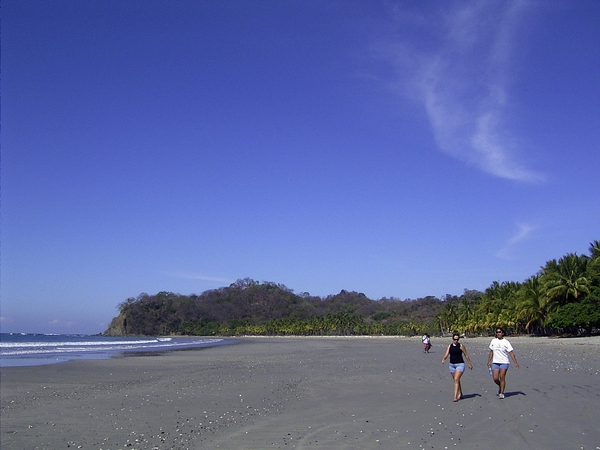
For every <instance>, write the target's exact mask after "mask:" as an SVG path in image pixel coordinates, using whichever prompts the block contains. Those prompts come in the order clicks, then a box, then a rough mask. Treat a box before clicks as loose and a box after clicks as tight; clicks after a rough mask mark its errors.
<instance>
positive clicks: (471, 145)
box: [378, 0, 544, 182]
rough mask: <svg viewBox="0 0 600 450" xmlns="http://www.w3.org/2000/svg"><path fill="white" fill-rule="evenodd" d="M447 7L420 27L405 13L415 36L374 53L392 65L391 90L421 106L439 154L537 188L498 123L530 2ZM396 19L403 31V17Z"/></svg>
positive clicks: (539, 178) (518, 150) (504, 125)
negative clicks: (400, 91) (401, 90)
mask: <svg viewBox="0 0 600 450" xmlns="http://www.w3.org/2000/svg"><path fill="white" fill-rule="evenodd" d="M449 4H450V5H453V6H452V7H451V8H450V9H449V10H444V11H441V9H436V10H435V11H434V12H433V13H430V15H428V16H427V17H425V18H423V19H421V20H416V19H415V18H414V12H411V13H410V14H407V17H409V18H410V21H411V22H412V25H413V27H415V28H416V29H414V30H413V32H411V33H406V32H403V33H402V34H401V37H399V38H397V39H398V42H396V43H395V44H394V45H393V46H390V45H386V46H385V48H384V49H383V50H382V48H379V49H378V51H379V52H380V54H381V53H385V54H386V56H387V58H388V59H390V58H391V59H392V63H393V65H394V67H395V69H396V74H397V76H398V78H399V79H398V80H397V82H396V83H395V85H396V87H397V86H398V85H402V86H404V88H405V91H404V92H406V93H409V95H410V96H412V97H413V98H417V99H418V100H419V101H421V102H422V104H423V105H424V107H425V110H426V112H427V115H428V117H429V120H430V123H431V126H432V129H433V133H434V136H435V139H436V142H437V144H438V146H439V148H440V150H442V151H443V152H444V153H446V154H448V155H450V156H452V157H454V158H456V159H458V160H461V161H464V162H466V163H468V164H470V165H472V166H474V167H477V168H479V169H480V170H483V171H484V172H486V173H488V174H490V175H493V176H495V177H499V178H504V179H509V180H515V181H524V182H539V181H542V180H543V179H544V177H543V175H542V174H541V173H538V172H536V171H535V170H533V169H530V168H528V167H527V165H526V163H525V162H524V161H523V160H522V158H523V154H524V153H525V152H526V149H524V148H522V146H521V145H519V142H518V139H517V138H516V137H515V136H513V135H512V133H511V130H510V126H509V125H508V124H507V121H506V120H505V119H506V118H507V115H508V111H507V106H508V102H507V98H509V97H510V92H509V91H510V84H511V75H510V74H511V55H513V52H514V46H515V40H516V31H517V30H518V29H519V26H520V23H521V22H522V20H523V19H524V18H525V17H526V14H527V13H528V12H529V10H530V5H531V3H530V2H528V1H526V0H524V1H514V2H510V3H498V2H487V1H485V2H483V1H482V2H475V3H473V2H460V3H449ZM395 17H396V18H397V19H398V20H399V21H400V22H401V23H402V25H403V27H406V25H407V24H406V20H407V19H406V17H404V15H403V11H402V10H399V9H397V10H396V14H395ZM423 41H424V42H423ZM392 48H393V50H392Z"/></svg>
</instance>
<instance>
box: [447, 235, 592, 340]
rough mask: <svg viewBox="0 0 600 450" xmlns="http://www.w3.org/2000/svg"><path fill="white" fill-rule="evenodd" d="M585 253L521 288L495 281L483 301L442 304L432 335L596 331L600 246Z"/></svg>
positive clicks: (550, 265) (553, 265) (555, 263)
mask: <svg viewBox="0 0 600 450" xmlns="http://www.w3.org/2000/svg"><path fill="white" fill-rule="evenodd" d="M589 252H590V254H589V255H577V254H575V253H569V254H567V255H565V256H563V257H562V258H560V259H558V260H556V259H553V260H551V261H548V262H547V263H546V264H545V265H544V266H543V267H542V268H541V270H540V271H539V272H538V273H537V274H535V275H533V276H531V277H529V278H528V279H527V280H525V281H524V282H522V283H518V282H512V281H506V282H502V283H500V282H497V281H495V282H493V283H492V285H491V286H490V287H489V288H487V289H486V290H485V292H483V293H481V295H478V296H475V297H473V298H466V297H463V298H462V299H461V300H460V301H459V302H458V303H448V304H446V305H445V306H444V309H443V311H442V312H440V313H439V314H438V315H436V318H435V325H436V329H437V330H438V331H441V332H444V331H445V332H448V331H449V330H461V332H464V333H467V334H469V333H470V334H484V333H488V332H490V330H492V329H494V328H495V327H503V328H505V329H507V330H509V331H511V332H514V333H528V334H540V335H548V334H563V333H566V334H577V335H582V334H591V333H592V332H595V331H597V329H598V328H600V241H594V242H592V243H591V244H590V248H589Z"/></svg>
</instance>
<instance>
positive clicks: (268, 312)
mask: <svg viewBox="0 0 600 450" xmlns="http://www.w3.org/2000/svg"><path fill="white" fill-rule="evenodd" d="M496 327H503V328H505V330H507V331H508V332H511V333H528V334H546V335H548V334H571V335H573V334H590V333H594V334H596V333H600V241H594V242H592V243H591V244H590V254H589V255H577V254H575V253H569V254H567V255H565V256H563V257H562V258H560V259H558V260H556V259H553V260H551V261H548V262H546V264H545V265H544V266H542V268H541V270H540V272H538V273H537V274H535V275H532V276H531V277H529V278H528V279H527V280H525V281H524V282H514V281H504V282H498V281H494V282H493V283H492V284H491V285H490V287H489V288H487V289H486V290H485V292H479V291H468V290H465V292H464V294H463V295H461V296H460V297H457V296H451V295H446V296H445V297H444V298H442V299H438V298H437V297H425V298H420V299H417V300H404V301H401V300H399V299H393V298H392V299H387V298H383V299H381V300H371V299H369V298H367V297H366V296H365V295H364V294H362V293H358V292H347V291H344V290H343V291H341V292H340V293H339V294H337V295H330V296H328V297H326V298H320V297H314V296H311V295H309V294H308V293H302V294H295V293H294V292H292V291H291V290H290V289H288V288H286V287H285V286H284V285H281V284H275V283H268V282H264V283H258V282H256V281H254V280H251V279H248V278H246V279H244V280H238V281H237V282H235V283H233V284H231V285H230V286H228V287H223V288H220V289H215V290H210V291H206V292H204V293H202V294H201V295H179V294H173V293H170V292H159V293H158V294H156V295H148V294H141V295H139V296H138V297H137V298H129V299H127V300H126V301H125V302H123V303H121V304H120V305H119V315H118V316H117V317H115V318H114V319H113V321H112V322H111V324H110V326H109V328H108V329H107V330H106V331H105V332H104V334H105V335H108V336H123V335H200V336H213V335H221V336H223V335H243V334H251V335H285V334H293V335H323V334H338V335H339V334H342V335H348V334H367V335H375V334H390V335H396V334H400V335H414V334H421V333H425V332H428V333H449V332H451V331H459V332H461V333H467V334H490V333H491V332H492V331H493V330H494V329H495V328H496Z"/></svg>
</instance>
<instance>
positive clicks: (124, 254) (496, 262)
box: [1, 0, 600, 333]
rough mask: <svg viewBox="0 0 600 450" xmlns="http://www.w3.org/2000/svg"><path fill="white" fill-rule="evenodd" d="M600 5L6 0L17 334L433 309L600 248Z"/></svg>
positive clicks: (8, 220)
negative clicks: (592, 246)
mask: <svg viewBox="0 0 600 450" xmlns="http://www.w3.org/2000/svg"><path fill="white" fill-rule="evenodd" d="M599 24H600V2H597V1H585V0H584V1H578V2H569V1H511V2H499V1H498V2H488V1H484V2H471V1H468V2H456V1H430V2H413V1H399V2H394V1H381V2H379V1H353V0H341V1H336V0H329V1H326V2H324V1H291V0H290V1H254V0H252V1H250V0H244V1H236V0H232V1H227V2H223V1H221V0H218V1H216V0H215V1H186V0H182V1H177V2H172V1H167V0H160V1H156V0H148V1H143V2H142V1H122V0H119V1H110V0H105V1H91V0H90V1H86V2H80V1H74V0H73V1H62V0H55V1H52V2H42V1H21V0H19V1H14V0H5V1H3V3H2V136H1V139H2V204H1V207H2V235H1V238H2V261H1V264H2V265H1V283H2V284H1V289H2V297H1V316H2V321H1V329H2V331H3V332H43V333H98V332H102V331H104V330H105V329H106V327H107V325H108V323H109V322H110V320H111V319H112V318H113V317H114V316H115V315H116V314H117V309H116V306H117V305H118V303H120V302H122V301H124V300H125V299H127V298H128V297H135V296H137V295H138V294H140V293H142V292H147V293H150V294H154V293H156V292H159V291H172V292H176V293H180V294H192V293H196V294H199V293H201V292H204V291H205V290H208V289H214V288H218V287H222V286H226V285H228V284H230V283H232V282H234V281H235V280H236V279H239V278H245V277H249V278H252V279H255V280H258V281H272V282H276V283H282V284H285V285H286V286H288V287H289V288H290V289H293V290H294V291H295V292H309V293H310V294H313V295H319V296H326V295H329V294H336V293H338V292H339V291H340V290H342V289H346V290H355V291H359V292H363V293H365V294H366V295H367V296H368V297H369V298H372V299H379V298H382V297H396V298H401V299H406V298H418V297H423V296H427V295H434V296H438V297H440V296H443V295H445V294H456V295H460V294H462V293H463V291H464V289H479V290H485V289H486V288H487V287H488V286H489V285H490V284H491V283H492V282H493V281H524V280H525V279H527V278H528V277H529V276H531V275H533V274H535V273H536V272H537V271H538V270H539V269H540V267H541V266H542V265H544V264H545V262H546V261H548V260H550V259H553V258H559V257H561V256H563V255H564V254H566V253H569V252H577V253H578V254H587V253H588V247H589V243H590V242H591V241H593V240H596V239H600V208H599V207H598V206H599V201H598V199H599V198H600V181H599V177H598V168H599V167H600V77H599V76H598V74H600V51H598V49H599V48H600V26H599Z"/></svg>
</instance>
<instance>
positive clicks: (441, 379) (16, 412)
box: [0, 337, 600, 450]
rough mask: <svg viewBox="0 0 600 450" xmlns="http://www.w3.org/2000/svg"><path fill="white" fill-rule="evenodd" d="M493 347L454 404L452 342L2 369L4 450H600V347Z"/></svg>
mask: <svg viewBox="0 0 600 450" xmlns="http://www.w3.org/2000/svg"><path fill="white" fill-rule="evenodd" d="M509 339H510V341H511V343H512V344H513V346H514V347H515V352H516V354H517V358H518V360H519V363H520V365H521V369H520V370H516V369H515V368H511V369H510V370H509V372H508V376H507V388H506V398H505V399H504V400H499V399H498V398H497V397H496V395H495V393H496V386H495V384H494V383H493V382H492V380H491V378H490V376H489V375H488V371H487V367H486V362H487V352H488V350H487V345H488V344H489V341H490V339H489V338H476V339H464V340H463V343H464V344H465V345H466V346H467V349H468V351H469V354H470V356H471V360H472V361H473V365H474V369H473V371H469V370H467V372H466V373H465V375H464V376H463V391H464V394H465V399H463V400H461V401H459V402H456V403H453V402H452V381H451V378H450V376H449V374H448V366H447V364H446V365H442V364H441V358H442V356H443V353H444V350H445V345H446V344H447V343H449V340H441V339H434V340H433V345H434V346H433V349H432V352H431V353H430V354H423V353H422V348H421V342H420V339H419V338H416V339H409V338H249V339H245V340H244V343H242V344H240V345H232V346H221V347H216V348H209V349H204V350H199V351H186V352H173V353H169V354H164V355H158V356H152V357H145V356H139V357H135V358H118V359H112V360H108V361H74V362H70V363H66V364H59V365H50V366H39V367H13V368H3V369H1V372H0V373H1V382H2V385H1V387H2V388H1V401H2V404H1V435H0V439H1V442H2V448H3V449H20V450H21V449H61V448H84V449H105V450H106V449H127V448H135V449H186V448H189V449H196V448H225V449H266V448H299V449H303V448H348V449H355V448H356V449H358V448H389V449H392V448H393V449H421V448H432V449H446V448H448V449H450V448H463V449H464V448H468V449H472V448H485V449H500V448H502V449H505V448H518V449H521V448H535V449H554V448H556V449H582V448H583V449H599V448H600V426H599V423H600V421H598V415H597V411H598V405H600V352H599V350H600V339H598V338H588V339H562V340H558V339H545V338H539V339H538V338H510V337H509Z"/></svg>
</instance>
